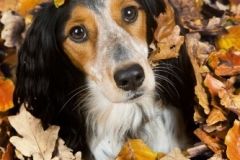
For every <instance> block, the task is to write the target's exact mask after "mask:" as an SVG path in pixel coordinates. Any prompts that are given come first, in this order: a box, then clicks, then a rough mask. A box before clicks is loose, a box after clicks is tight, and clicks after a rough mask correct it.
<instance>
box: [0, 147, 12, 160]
mask: <svg viewBox="0 0 240 160" xmlns="http://www.w3.org/2000/svg"><path fill="white" fill-rule="evenodd" d="M13 156H14V148H13V145H12V144H10V143H9V144H8V145H7V148H6V151H5V152H4V153H3V155H2V160H12V159H13Z"/></svg>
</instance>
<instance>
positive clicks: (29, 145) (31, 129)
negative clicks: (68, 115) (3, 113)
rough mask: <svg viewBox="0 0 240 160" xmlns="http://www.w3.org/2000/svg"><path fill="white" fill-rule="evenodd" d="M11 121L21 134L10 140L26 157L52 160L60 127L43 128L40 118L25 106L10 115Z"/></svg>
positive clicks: (35, 159) (37, 159) (34, 159)
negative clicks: (18, 111) (34, 115)
mask: <svg viewBox="0 0 240 160" xmlns="http://www.w3.org/2000/svg"><path fill="white" fill-rule="evenodd" d="M9 122H10V124H11V125H12V127H13V128H14V129H15V130H16V131H17V133H18V134H19V135H20V136H21V137H18V136H13V137H11V138H10V142H11V143H12V144H13V145H14V146H15V147H16V149H17V150H19V151H20V152H21V153H22V154H23V155H24V156H26V157H31V156H32V157H33V160H50V159H51V158H52V153H53V151H54V148H55V144H56V140H57V137H58V132H59V127H58V126H50V127H49V128H48V129H47V130H43V128H42V125H41V122H40V120H39V119H36V118H35V117H33V116H32V115H31V114H30V113H29V112H28V111H27V110H26V109H25V107H24V106H22V107H21V109H20V113H19V114H17V115H16V116H10V117H9Z"/></svg>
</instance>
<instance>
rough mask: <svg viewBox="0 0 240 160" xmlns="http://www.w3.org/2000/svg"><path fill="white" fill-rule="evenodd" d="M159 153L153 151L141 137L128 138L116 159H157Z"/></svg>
mask: <svg viewBox="0 0 240 160" xmlns="http://www.w3.org/2000/svg"><path fill="white" fill-rule="evenodd" d="M157 157H158V153H156V152H153V151H152V150H151V149H150V148H149V147H148V146H147V145H146V144H144V142H143V141H142V140H140V139H133V140H128V141H127V142H126V143H125V145H124V146H123V148H122V150H121V151H120V153H119V154H118V157H117V158H116V160H156V158H157Z"/></svg>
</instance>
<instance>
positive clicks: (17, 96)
mask: <svg viewBox="0 0 240 160" xmlns="http://www.w3.org/2000/svg"><path fill="white" fill-rule="evenodd" d="M138 2H139V3H140V4H141V5H142V6H143V8H144V9H145V11H146V13H147V17H148V20H147V23H148V42H149V43H150V42H151V40H152V35H153V30H154V28H155V27H156V23H155V22H154V16H157V15H158V14H159V13H160V12H164V3H163V2H162V1H160V0H138ZM76 3H78V2H77V0H69V1H67V2H66V4H64V5H63V6H62V7H60V8H58V9H57V8H56V7H55V6H54V5H53V4H44V5H42V9H41V10H40V11H39V12H38V13H37V14H36V16H35V20H34V22H33V24H32V25H31V27H30V29H29V31H28V33H27V35H26V38H25V41H24V43H23V45H22V46H21V49H20V51H19V57H18V58H19V60H18V68H17V81H16V89H15V92H14V104H15V109H16V110H18V109H19V107H20V106H21V104H23V103H27V104H28V106H29V107H27V108H28V110H29V111H31V113H33V114H34V115H35V116H36V117H39V118H40V119H41V120H42V122H43V125H44V126H45V127H47V126H48V125H49V124H56V125H59V126H61V130H60V136H61V137H62V138H63V139H64V140H65V141H66V143H67V145H68V146H69V147H71V148H73V149H74V150H75V151H78V150H81V151H82V152H83V154H84V155H86V154H88V152H89V150H88V148H87V145H86V141H85V121H84V119H85V117H84V111H82V112H81V113H78V112H76V111H74V112H73V107H72V106H74V103H76V101H77V98H75V99H72V100H71V101H70V102H69V103H68V104H67V105H66V106H65V105H64V104H65V102H66V101H67V100H68V99H69V98H70V95H69V93H70V92H71V91H72V90H74V89H75V88H78V87H79V86H82V85H84V84H85V76H84V74H83V73H82V72H81V71H79V70H78V69H76V68H75V67H74V66H73V64H72V63H71V61H70V60H69V59H68V58H67V56H66V55H65V53H64V52H63V50H62V45H61V44H62V42H63V39H64V37H63V28H64V25H65V22H66V21H67V19H68V18H69V16H70V15H69V13H70V10H71V9H72V6H74V5H75V4H76ZM160 65H162V66H166V67H168V68H169V69H170V70H172V72H173V73H174V74H175V75H176V76H177V77H179V78H180V79H181V81H178V80H177V79H176V76H172V75H171V74H169V73H166V72H162V73H160V74H162V75H165V76H167V77H169V78H170V79H172V81H173V82H174V83H175V85H176V88H177V90H178V93H177V92H175V91H174V89H173V88H172V86H170V85H169V84H167V83H166V82H164V81H163V82H162V83H164V84H166V85H165V86H166V87H167V88H168V90H170V91H174V92H166V91H164V90H160V91H159V93H160V94H161V95H162V96H164V97H165V98H166V101H170V102H173V103H174V104H175V105H176V106H177V107H181V106H185V107H186V106H190V105H192V101H191V99H192V100H193V98H192V93H193V91H192V88H193V83H192V81H191V73H192V70H191V65H190V63H189V60H188V57H187V56H186V55H185V54H182V55H181V56H180V58H179V59H172V60H168V61H164V62H162V64H160ZM186 68H187V70H186ZM189 77H190V78H189ZM189 88H190V89H189ZM190 108H192V107H190ZM188 109H189V108H187V109H186V110H188ZM184 112H185V110H184ZM191 118H192V116H191Z"/></svg>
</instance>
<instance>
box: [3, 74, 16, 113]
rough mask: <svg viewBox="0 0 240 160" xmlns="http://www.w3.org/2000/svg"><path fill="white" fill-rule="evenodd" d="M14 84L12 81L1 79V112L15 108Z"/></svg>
mask: <svg viewBox="0 0 240 160" xmlns="http://www.w3.org/2000/svg"><path fill="white" fill-rule="evenodd" d="M13 90H14V84H13V82H12V81H11V80H10V79H5V78H3V77H0V112H5V111H7V110H9V109H11V108H13Z"/></svg>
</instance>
